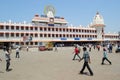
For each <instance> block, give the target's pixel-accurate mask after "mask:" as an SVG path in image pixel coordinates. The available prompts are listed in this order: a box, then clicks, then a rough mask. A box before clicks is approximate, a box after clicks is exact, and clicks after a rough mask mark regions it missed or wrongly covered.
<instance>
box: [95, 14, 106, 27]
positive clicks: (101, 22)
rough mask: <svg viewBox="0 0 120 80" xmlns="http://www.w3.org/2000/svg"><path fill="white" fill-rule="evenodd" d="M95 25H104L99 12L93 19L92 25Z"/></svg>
mask: <svg viewBox="0 0 120 80" xmlns="http://www.w3.org/2000/svg"><path fill="white" fill-rule="evenodd" d="M96 24H104V19H103V17H102V16H101V15H100V14H99V12H97V13H96V15H95V17H94V19H93V25H96Z"/></svg>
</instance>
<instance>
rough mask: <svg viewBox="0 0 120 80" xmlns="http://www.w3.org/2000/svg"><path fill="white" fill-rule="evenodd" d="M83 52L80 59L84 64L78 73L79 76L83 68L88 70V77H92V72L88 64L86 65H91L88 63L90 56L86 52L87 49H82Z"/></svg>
mask: <svg viewBox="0 0 120 80" xmlns="http://www.w3.org/2000/svg"><path fill="white" fill-rule="evenodd" d="M83 51H84V53H83V57H82V59H84V64H83V68H82V69H81V71H80V74H83V71H84V69H85V67H87V68H88V70H89V72H90V75H91V76H93V72H92V70H91V69H90V67H89V64H88V63H91V62H90V56H89V53H88V51H87V48H86V47H84V48H83ZM82 59H80V61H81V60H82Z"/></svg>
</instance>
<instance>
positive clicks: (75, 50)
mask: <svg viewBox="0 0 120 80" xmlns="http://www.w3.org/2000/svg"><path fill="white" fill-rule="evenodd" d="M73 53H74V57H73V60H75V57H76V56H78V57H79V59H81V57H80V56H79V53H80V51H79V49H78V48H77V46H75V49H74V52H73Z"/></svg>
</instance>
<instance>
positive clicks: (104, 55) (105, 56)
mask: <svg viewBox="0 0 120 80" xmlns="http://www.w3.org/2000/svg"><path fill="white" fill-rule="evenodd" d="M105 60H106V61H108V62H109V64H112V63H111V61H109V60H108V58H107V50H106V48H103V58H102V63H101V64H102V65H104V61H105Z"/></svg>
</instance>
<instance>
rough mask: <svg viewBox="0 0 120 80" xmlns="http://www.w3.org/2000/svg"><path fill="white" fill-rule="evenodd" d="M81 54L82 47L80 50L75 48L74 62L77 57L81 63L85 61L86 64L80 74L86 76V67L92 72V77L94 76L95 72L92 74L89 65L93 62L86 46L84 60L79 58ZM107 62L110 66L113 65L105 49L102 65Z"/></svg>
mask: <svg viewBox="0 0 120 80" xmlns="http://www.w3.org/2000/svg"><path fill="white" fill-rule="evenodd" d="M89 51H91V50H89ZM80 52H81V49H80V47H79V48H78V47H77V46H75V49H74V52H73V53H74V57H73V60H75V57H76V56H78V57H79V62H80V61H81V60H83V59H84V64H83V67H82V69H81V71H80V74H84V70H85V67H87V69H88V70H89V72H90V75H91V76H93V72H92V70H91V68H90V66H89V63H91V60H90V55H89V52H88V51H87V47H85V46H84V47H83V57H82V58H81V57H80V56H79V53H80ZM105 60H106V61H108V62H109V64H112V63H111V61H110V60H108V57H107V49H106V47H104V48H103V58H102V63H101V64H102V65H104V61H105Z"/></svg>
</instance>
